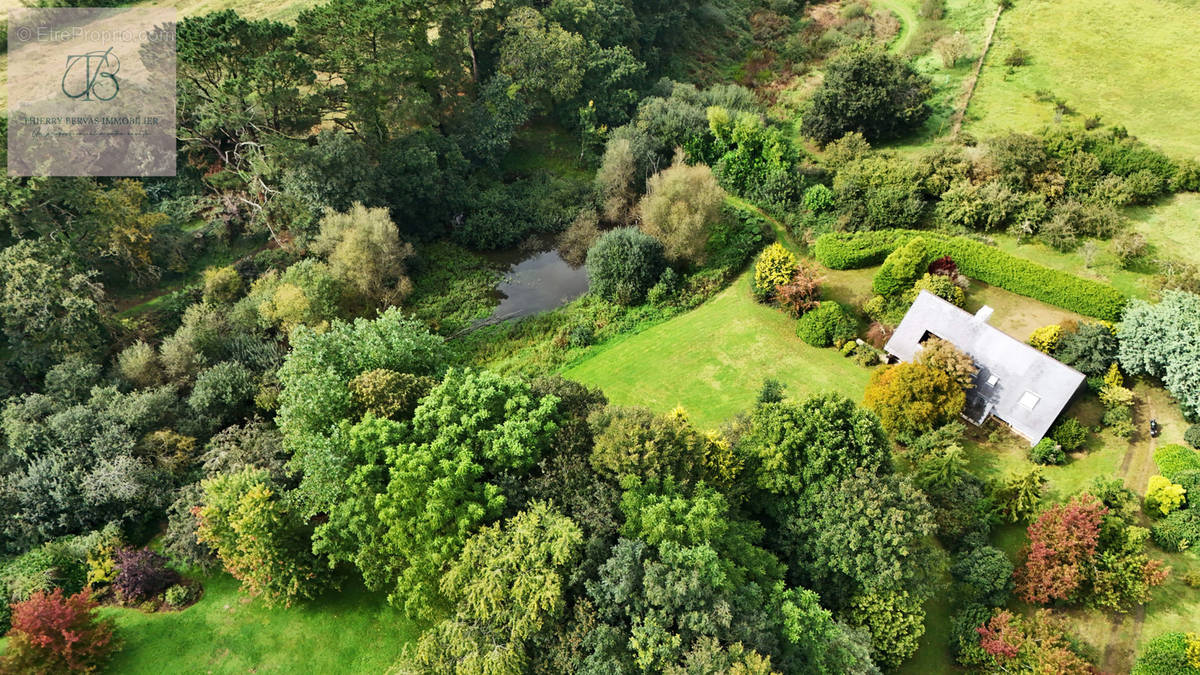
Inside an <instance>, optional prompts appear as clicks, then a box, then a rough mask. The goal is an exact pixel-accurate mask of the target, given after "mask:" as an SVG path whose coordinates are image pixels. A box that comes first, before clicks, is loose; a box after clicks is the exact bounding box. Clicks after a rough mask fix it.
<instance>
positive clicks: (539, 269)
mask: <svg viewBox="0 0 1200 675" xmlns="http://www.w3.org/2000/svg"><path fill="white" fill-rule="evenodd" d="M552 246H553V241H547V242H543V243H542V245H541V246H538V247H536V248H534V249H533V250H530V248H529V247H522V248H521V249H516V250H512V251H504V252H499V253H495V254H492V255H490V256H488V257H489V258H491V259H492V260H494V261H495V262H497V263H498V264H499V265H500V267H501V268H503V267H505V266H507V267H508V271H507V272H506V273H505V274H504V278H503V279H501V280H500V283H499V284H497V285H496V296H497V297H498V298H499V299H500V304H499V305H497V306H496V308H495V309H493V310H492V314H491V316H489V317H488V318H486V319H484V320H482V321H480V322H479V324H478V325H484V324H491V323H497V322H500V321H507V320H508V319H517V318H520V317H523V316H530V315H531V314H538V313H539V312H546V311H549V310H552V309H555V308H556V307H561V306H562V305H565V304H566V303H568V302H570V301H572V300H574V299H575V298H578V297H579V296H581V295H583V294H584V293H587V290H588V279H587V270H586V269H585V268H584V267H583V266H582V265H579V266H574V265H571V264H570V263H568V262H567V261H566V260H564V259H563V257H562V256H561V255H560V254H559V252H558V250H557V249H556V248H552Z"/></svg>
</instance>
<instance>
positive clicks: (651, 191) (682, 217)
mask: <svg viewBox="0 0 1200 675" xmlns="http://www.w3.org/2000/svg"><path fill="white" fill-rule="evenodd" d="M724 203H725V191H724V190H723V189H721V186H720V185H718V184H717V179H716V177H715V176H713V172H712V169H709V168H708V167H707V166H705V165H703V164H695V165H688V164H684V163H683V162H676V163H675V164H673V165H672V166H671V167H669V168H667V169H665V170H663V171H660V172H659V173H656V174H654V175H653V176H651V177H650V180H649V181H647V182H646V196H645V197H642V201H641V203H640V204H639V206H638V210H639V212H640V213H641V217H642V229H643V230H644V231H645V232H646V234H649V235H651V236H653V237H654V238H655V239H658V240H659V241H661V242H662V244H663V248H664V251H665V253H666V256H667V258H669V259H670V260H671V261H672V262H674V263H676V264H688V263H691V264H697V265H698V264H700V263H702V262H704V256H705V244H706V243H707V242H708V236H709V232H710V231H711V230H712V228H713V225H714V224H715V223H716V222H717V219H718V218H720V217H721V207H722V205H723V204H724Z"/></svg>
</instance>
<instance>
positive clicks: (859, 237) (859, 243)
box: [813, 230, 931, 270]
mask: <svg viewBox="0 0 1200 675" xmlns="http://www.w3.org/2000/svg"><path fill="white" fill-rule="evenodd" d="M929 234H931V233H929V232H920V231H918V230H873V231H868V232H830V233H828V234H823V235H821V236H820V237H818V238H817V243H816V244H814V245H813V255H815V256H816V257H817V260H819V261H820V262H821V264H822V265H824V266H826V267H828V268H829V269H831V270H856V269H861V268H863V267H873V266H875V265H879V264H881V263H882V262H883V261H884V259H885V258H887V257H888V254H890V253H891V252H892V251H894V250H896V249H897V248H898V247H899V246H900V245H901V244H903V243H905V242H907V241H908V240H909V239H912V238H913V237H915V236H917V235H929Z"/></svg>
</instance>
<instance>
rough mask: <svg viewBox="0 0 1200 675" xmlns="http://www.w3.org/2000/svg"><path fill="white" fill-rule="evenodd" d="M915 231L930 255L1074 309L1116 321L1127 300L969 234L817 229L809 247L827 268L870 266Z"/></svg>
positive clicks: (965, 271)
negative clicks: (824, 231) (817, 235)
mask: <svg viewBox="0 0 1200 675" xmlns="http://www.w3.org/2000/svg"><path fill="white" fill-rule="evenodd" d="M917 235H920V236H922V237H924V238H925V240H926V243H927V249H928V251H929V256H930V260H931V261H932V260H934V259H937V258H940V257H942V256H950V257H951V258H952V259H953V260H954V262H955V263H957V264H958V269H959V271H960V272H962V273H963V274H965V275H967V276H969V277H971V278H973V279H978V280H980V281H982V282H984V283H986V284H991V285H992V286H998V287H1000V288H1003V289H1005V290H1007V291H1011V292H1013V293H1016V294H1018V295H1023V296H1025V297H1028V298H1033V299H1035V300H1041V301H1042V302H1045V303H1048V304H1051V305H1055V306H1057V307H1062V308H1063V309H1067V310H1070V311H1072V312H1078V313H1079V314H1084V315H1086V316H1093V317H1096V318H1098V319H1104V320H1106V321H1116V320H1118V319H1120V318H1121V312H1122V311H1124V309H1125V304H1126V303H1127V302H1128V300H1129V299H1128V298H1127V297H1126V296H1125V295H1124V294H1123V293H1121V292H1120V291H1118V290H1117V289H1115V288H1113V287H1111V286H1109V285H1107V284H1102V283H1100V282H1098V281H1091V280H1089V279H1081V278H1079V277H1077V276H1075V275H1073V274H1068V273H1066V272H1060V271H1058V270H1054V269H1050V268H1049V267H1043V266H1042V265H1039V264H1037V263H1033V262H1030V261H1028V260H1025V259H1023V258H1018V257H1016V256H1014V255H1010V254H1008V253H1005V252H1003V251H1001V250H999V249H997V248H996V247H994V246H988V245H987V244H984V243H981V242H978V241H974V240H972V239H967V238H965V237H948V236H945V235H939V234H937V233H933V232H917V231H914V230H885V231H873V232H835V233H830V234H824V235H821V237H820V238H818V239H817V243H816V245H815V246H814V247H813V252H814V254H815V255H816V257H817V260H819V261H820V262H821V264H822V265H825V266H826V267H829V268H831V269H856V268H860V267H869V266H871V265H877V264H879V263H881V262H882V261H883V260H884V259H885V258H886V257H887V256H888V254H890V253H891V252H892V251H893V250H894V249H896V248H897V247H898V246H900V245H901V244H903V243H904V242H906V241H908V240H909V239H911V238H912V237H914V236H917Z"/></svg>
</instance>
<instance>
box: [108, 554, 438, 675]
mask: <svg viewBox="0 0 1200 675" xmlns="http://www.w3.org/2000/svg"><path fill="white" fill-rule="evenodd" d="M237 588H238V582H237V581H235V580H234V579H233V578H231V577H230V576H228V575H226V574H218V575H216V576H213V577H210V578H207V579H205V580H204V597H203V598H202V599H201V600H200V602H198V603H196V604H195V605H192V606H191V607H188V608H187V609H185V610H183V611H180V612H159V613H155V614H145V613H143V612H140V611H138V610H135V609H123V608H113V607H110V608H105V609H103V610H102V612H103V614H105V615H107V616H111V617H113V618H115V619H116V621H117V633H118V635H119V637H120V638H121V639H122V640H124V641H125V647H124V649H122V650H121V651H120V652H119V653H118V654H117V655H116V657H115V658H114V660H113V662H112V665H111V666H110V668H109V670H110V671H111V672H114V673H128V674H136V673H146V674H147V675H150V674H154V675H157V674H158V673H164V672H172V673H300V672H306V673H382V672H384V671H386V670H387V669H388V668H389V667H390V666H391V665H392V664H393V663H394V662H395V661H396V659H397V658H398V657H399V656H400V655H401V652H402V651H403V650H404V648H405V646H406V645H408V644H410V643H411V642H412V641H413V640H414V639H416V636H417V634H418V630H417V628H416V627H415V626H414V625H413V624H412V623H410V622H409V621H407V620H406V619H405V618H404V616H403V615H402V614H401V613H400V612H399V611H397V610H394V609H392V608H391V607H390V606H388V605H387V603H386V601H385V600H384V597H383V595H382V594H376V593H370V592H368V591H366V590H365V589H363V588H362V586H361V585H352V586H351V587H349V588H347V589H344V590H342V591H340V592H330V593H327V594H326V595H325V596H323V597H322V598H320V599H318V600H317V601H315V602H311V603H301V604H299V605H296V606H293V607H290V608H283V607H276V608H268V607H266V606H265V605H263V603H262V601H261V600H256V599H252V598H249V597H247V596H245V595H243V594H240V593H239V592H238V590H237Z"/></svg>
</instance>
